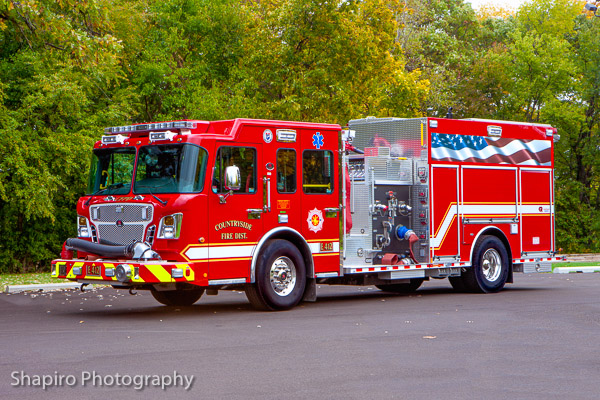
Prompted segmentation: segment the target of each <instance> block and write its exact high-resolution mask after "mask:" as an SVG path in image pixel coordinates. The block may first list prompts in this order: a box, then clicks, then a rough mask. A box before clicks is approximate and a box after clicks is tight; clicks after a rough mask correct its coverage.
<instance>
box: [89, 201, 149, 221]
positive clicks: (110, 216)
mask: <svg viewBox="0 0 600 400" xmlns="http://www.w3.org/2000/svg"><path fill="white" fill-rule="evenodd" d="M153 211H154V210H153V208H152V206H151V205H147V204H118V203H117V204H102V205H99V206H92V207H90V217H91V219H92V221H93V222H117V221H123V222H143V221H151V220H152V214H153Z"/></svg>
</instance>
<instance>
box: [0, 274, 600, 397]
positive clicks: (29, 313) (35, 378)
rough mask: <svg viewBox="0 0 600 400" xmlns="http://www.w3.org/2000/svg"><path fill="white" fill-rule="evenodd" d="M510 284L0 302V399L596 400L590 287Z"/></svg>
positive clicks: (598, 282)
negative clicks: (267, 296)
mask: <svg viewBox="0 0 600 400" xmlns="http://www.w3.org/2000/svg"><path fill="white" fill-rule="evenodd" d="M515 281H516V283H515V284H512V285H508V286H507V289H506V290H504V291H503V292H501V293H498V294H488V295H476V294H460V293H455V292H453V291H452V289H451V288H450V285H449V283H448V282H447V281H446V280H434V281H431V282H426V283H425V284H424V285H423V287H422V288H421V289H420V290H419V291H418V292H416V293H415V294H413V295H392V294H386V293H383V292H380V291H379V290H377V289H376V288H375V287H372V286H370V287H353V286H339V287H331V286H324V285H323V286H320V287H319V289H318V296H319V298H318V301H317V302H316V303H305V304H302V305H301V306H299V307H297V308H295V309H293V310H291V311H286V312H259V311H254V310H253V309H252V308H251V307H250V305H249V303H248V302H247V300H246V296H245V295H244V294H243V293H241V292H220V293H219V295H218V296H206V295H205V296H204V297H202V299H200V301H199V302H198V303H196V304H195V305H194V306H192V307H181V308H175V307H165V306H161V305H159V304H158V303H157V302H156V301H155V300H154V299H153V298H152V297H151V296H150V294H149V293H146V292H140V293H139V294H138V295H136V296H131V295H129V293H127V292H126V291H116V290H114V289H112V288H98V289H93V290H91V291H86V292H80V291H76V290H69V291H60V292H42V293H28V292H26V293H16V294H6V293H2V294H0V316H1V319H0V320H1V323H0V344H1V347H0V398H1V399H34V398H40V399H71V398H73V399H75V398H77V399H88V398H89V399H106V398H111V399H120V398H145V399H155V398H156V399H159V398H160V399H165V398H194V399H244V400H246V399H544V400H546V399H557V400H558V399H560V400H564V399H590V400H591V399H594V400H596V399H598V398H599V397H600V351H599V345H598V338H599V334H600V300H599V294H600V274H560V275H559V274H534V275H523V274H516V275H515Z"/></svg>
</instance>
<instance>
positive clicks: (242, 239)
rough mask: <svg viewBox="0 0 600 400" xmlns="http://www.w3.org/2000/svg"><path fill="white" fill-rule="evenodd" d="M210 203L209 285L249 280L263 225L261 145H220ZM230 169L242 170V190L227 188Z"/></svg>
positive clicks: (214, 168) (240, 182)
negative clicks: (226, 178) (260, 168)
mask: <svg viewBox="0 0 600 400" xmlns="http://www.w3.org/2000/svg"><path fill="white" fill-rule="evenodd" d="M215 151H216V153H215V154H216V155H215V164H214V167H213V171H212V182H211V190H210V192H209V196H208V197H209V200H208V208H209V209H208V222H209V223H208V230H209V234H208V236H209V246H208V257H209V266H208V270H209V284H210V283H212V284H220V283H221V284H227V283H242V282H247V281H249V277H250V268H251V261H252V253H253V251H254V248H255V246H256V244H257V243H258V241H259V239H260V236H261V232H262V231H263V226H262V222H263V221H262V218H261V217H262V213H263V205H264V202H263V191H264V187H263V181H262V178H261V177H260V176H259V174H258V171H257V166H258V165H261V163H262V159H261V157H262V156H261V146H260V145H258V144H254V143H252V144H250V143H246V144H244V143H238V142H236V143H235V144H232V143H231V142H222V143H221V142H217V143H216V147H215ZM228 166H235V167H237V168H238V169H239V173H240V175H239V178H240V179H239V184H240V186H239V189H236V190H230V189H229V188H228V187H227V186H226V182H225V171H226V169H227V167H228Z"/></svg>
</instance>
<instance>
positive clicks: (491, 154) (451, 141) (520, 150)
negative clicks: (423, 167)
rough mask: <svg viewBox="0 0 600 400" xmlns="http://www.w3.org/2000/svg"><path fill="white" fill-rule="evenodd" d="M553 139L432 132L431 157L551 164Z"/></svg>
mask: <svg viewBox="0 0 600 400" xmlns="http://www.w3.org/2000/svg"><path fill="white" fill-rule="evenodd" d="M551 146H552V142H551V141H550V140H527V139H525V140H519V139H508V138H492V137H483V136H472V135H451V134H446V133H435V132H432V134H431V158H432V160H436V161H454V162H456V161H460V162H471V163H490V164H520V165H551V163H552V153H551Z"/></svg>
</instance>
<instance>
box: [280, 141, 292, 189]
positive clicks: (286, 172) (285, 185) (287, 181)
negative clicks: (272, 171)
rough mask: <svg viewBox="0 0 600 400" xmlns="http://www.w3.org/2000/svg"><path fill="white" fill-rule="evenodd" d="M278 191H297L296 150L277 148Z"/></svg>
mask: <svg viewBox="0 0 600 400" xmlns="http://www.w3.org/2000/svg"><path fill="white" fill-rule="evenodd" d="M277 191H278V192H279V193H294V192H295V191H296V150H292V149H279V150H277Z"/></svg>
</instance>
